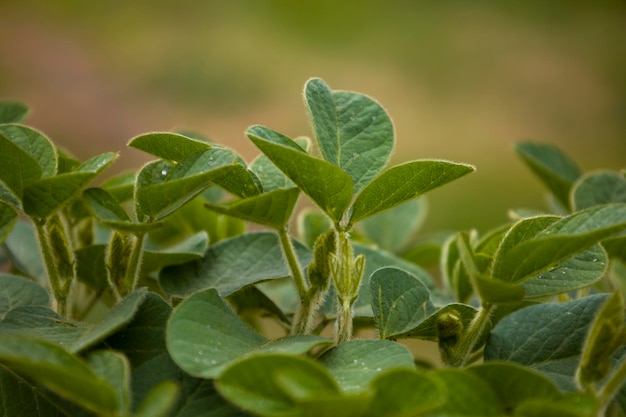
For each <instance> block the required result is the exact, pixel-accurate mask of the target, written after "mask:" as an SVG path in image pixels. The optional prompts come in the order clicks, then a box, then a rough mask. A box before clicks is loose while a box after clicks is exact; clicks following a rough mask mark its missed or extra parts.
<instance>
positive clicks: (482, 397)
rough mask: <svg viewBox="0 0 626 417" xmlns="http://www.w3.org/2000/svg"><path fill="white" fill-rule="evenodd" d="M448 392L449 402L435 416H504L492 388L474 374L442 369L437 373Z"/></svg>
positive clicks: (459, 370) (465, 371)
mask: <svg viewBox="0 0 626 417" xmlns="http://www.w3.org/2000/svg"><path fill="white" fill-rule="evenodd" d="M436 375H437V377H438V378H439V379H440V380H441V381H443V383H444V384H445V386H446V388H447V390H448V393H449V394H448V401H446V402H445V404H444V405H443V406H441V407H439V408H437V409H436V410H435V411H434V412H433V415H436V416H455V417H464V416H467V417H470V416H471V417H478V416H481V417H487V416H502V415H504V410H503V408H502V406H501V405H500V402H499V401H498V397H497V395H496V393H495V392H494V391H493V390H492V389H491V387H490V386H489V385H488V384H487V383H486V382H485V381H483V380H482V379H480V378H479V377H478V376H476V375H474V374H473V373H472V372H470V371H468V370H463V369H441V370H439V371H437V373H436Z"/></svg>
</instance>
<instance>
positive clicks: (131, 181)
mask: <svg viewBox="0 0 626 417" xmlns="http://www.w3.org/2000/svg"><path fill="white" fill-rule="evenodd" d="M136 177H137V173H136V172H134V171H132V172H122V173H121V174H118V175H115V176H113V177H111V178H109V179H108V180H106V181H105V182H104V183H102V185H101V186H100V187H101V188H102V189H104V190H105V191H106V192H108V193H109V194H111V195H112V196H113V198H115V199H116V200H117V201H118V202H119V203H123V202H125V201H128V200H130V199H131V198H133V193H134V191H135V178H136Z"/></svg>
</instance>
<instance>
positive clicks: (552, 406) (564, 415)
mask: <svg viewBox="0 0 626 417" xmlns="http://www.w3.org/2000/svg"><path fill="white" fill-rule="evenodd" d="M599 409H600V404H598V400H596V398H595V397H594V396H593V395H592V394H582V393H568V394H566V395H563V396H562V397H561V398H559V399H556V400H554V399H551V400H547V399H543V398H537V399H529V400H527V401H525V402H523V403H522V404H520V405H519V406H518V407H517V408H516V409H515V414H514V415H515V416H516V417H595V416H597V415H598V410H599Z"/></svg>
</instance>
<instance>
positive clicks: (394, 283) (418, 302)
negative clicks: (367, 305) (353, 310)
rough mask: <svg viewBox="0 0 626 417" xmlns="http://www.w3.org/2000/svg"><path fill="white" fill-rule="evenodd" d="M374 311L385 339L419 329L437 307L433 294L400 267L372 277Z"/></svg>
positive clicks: (377, 273)
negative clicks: (434, 304) (433, 301)
mask: <svg viewBox="0 0 626 417" xmlns="http://www.w3.org/2000/svg"><path fill="white" fill-rule="evenodd" d="M369 285H370V297H371V303H372V311H373V312H374V317H375V318H376V323H377V324H378V331H379V333H380V338H381V339H388V338H390V337H393V336H395V335H398V334H402V333H405V332H407V331H408V330H410V329H413V328H415V327H417V325H418V324H419V323H421V322H422V321H424V319H425V318H426V317H428V316H429V315H431V314H432V313H433V312H434V310H435V307H434V306H433V305H432V303H431V302H430V291H428V288H426V286H425V285H424V284H423V283H422V282H421V281H420V280H419V279H417V278H415V277H414V276H413V275H411V274H409V273H408V272H405V271H403V270H401V269H397V268H381V269H379V270H377V271H376V272H374V273H373V274H372V276H371V277H370V282H369Z"/></svg>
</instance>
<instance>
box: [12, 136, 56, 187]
mask: <svg viewBox="0 0 626 417" xmlns="http://www.w3.org/2000/svg"><path fill="white" fill-rule="evenodd" d="M0 135H4V136H5V137H7V138H8V139H9V140H11V142H13V143H14V144H15V145H17V146H19V147H20V148H21V149H22V150H23V151H24V152H26V153H27V154H28V155H30V156H31V157H32V158H33V159H34V160H35V161H37V164H38V165H39V167H40V168H41V176H42V177H44V178H45V177H50V176H52V175H55V174H56V173H57V163H58V162H57V152H56V150H55V149H54V145H53V144H52V142H51V141H50V139H48V138H47V137H46V136H45V135H44V134H43V133H41V132H40V131H38V130H36V129H33V128H32V127H28V126H24V125H21V124H4V125H0ZM3 155H4V154H3Z"/></svg>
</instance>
